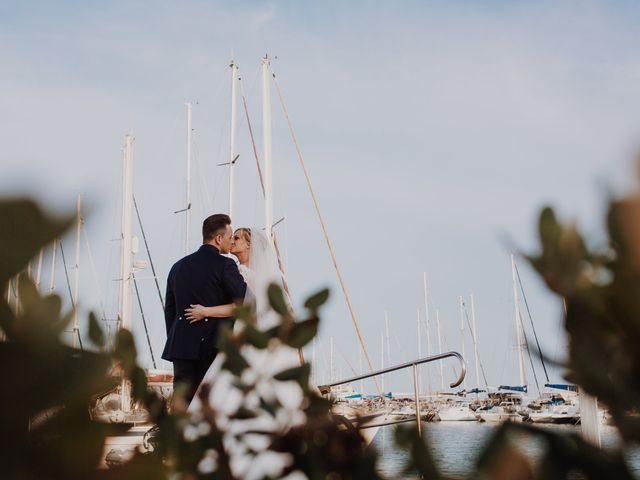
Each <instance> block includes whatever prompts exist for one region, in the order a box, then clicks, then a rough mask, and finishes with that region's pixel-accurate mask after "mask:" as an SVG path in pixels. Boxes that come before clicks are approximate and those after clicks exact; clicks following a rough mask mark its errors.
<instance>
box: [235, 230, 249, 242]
mask: <svg viewBox="0 0 640 480" xmlns="http://www.w3.org/2000/svg"><path fill="white" fill-rule="evenodd" d="M236 235H242V238H244V239H245V241H246V242H247V243H248V244H249V245H251V229H250V228H246V227H240V228H238V229H237V230H236Z"/></svg>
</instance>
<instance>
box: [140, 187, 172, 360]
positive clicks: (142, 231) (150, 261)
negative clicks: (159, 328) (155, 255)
mask: <svg viewBox="0 0 640 480" xmlns="http://www.w3.org/2000/svg"><path fill="white" fill-rule="evenodd" d="M133 206H134V208H135V210H136V216H137V217H138V225H140V233H142V241H143V242H144V248H145V249H146V250H147V256H148V257H149V265H150V266H151V273H153V281H154V282H155V283H156V290H158V297H159V298H160V305H162V311H163V312H164V300H163V298H162V292H161V291H160V284H159V283H158V275H156V267H155V266H154V265H153V260H152V258H151V251H150V250H149V243H148V242H147V235H146V234H145V233H144V228H143V227H142V219H141V218H140V211H139V210H138V203H137V202H136V196H135V195H134V196H133ZM136 289H137V287H136ZM154 363H155V362H154ZM153 368H155V366H154V367H153Z"/></svg>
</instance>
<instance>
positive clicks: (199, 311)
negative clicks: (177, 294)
mask: <svg viewBox="0 0 640 480" xmlns="http://www.w3.org/2000/svg"><path fill="white" fill-rule="evenodd" d="M184 312H185V317H186V318H187V320H189V323H195V322H199V321H200V320H202V319H203V318H204V317H206V316H207V314H206V307H203V306H202V305H198V304H196V305H191V308H185V309H184Z"/></svg>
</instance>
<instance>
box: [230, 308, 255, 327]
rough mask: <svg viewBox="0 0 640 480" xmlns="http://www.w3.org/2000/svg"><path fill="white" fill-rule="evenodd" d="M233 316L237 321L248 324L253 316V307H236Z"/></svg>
mask: <svg viewBox="0 0 640 480" xmlns="http://www.w3.org/2000/svg"><path fill="white" fill-rule="evenodd" d="M233 316H234V317H235V318H237V319H238V320H244V321H246V322H247V323H249V322H250V321H251V319H252V316H253V307H252V305H249V304H248V305H237V306H236V307H235V308H234V309H233Z"/></svg>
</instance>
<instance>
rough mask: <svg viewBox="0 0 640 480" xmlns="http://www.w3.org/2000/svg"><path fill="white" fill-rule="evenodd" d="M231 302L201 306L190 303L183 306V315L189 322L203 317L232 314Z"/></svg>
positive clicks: (221, 316)
mask: <svg viewBox="0 0 640 480" xmlns="http://www.w3.org/2000/svg"><path fill="white" fill-rule="evenodd" d="M233 306H234V305H233V303H228V304H227V305H217V306H215V307H203V306H202V305H191V308H185V310H184V311H185V316H186V318H187V320H189V323H193V322H197V321H200V320H202V319H203V318H205V317H213V318H225V317H230V316H232V315H233Z"/></svg>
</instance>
